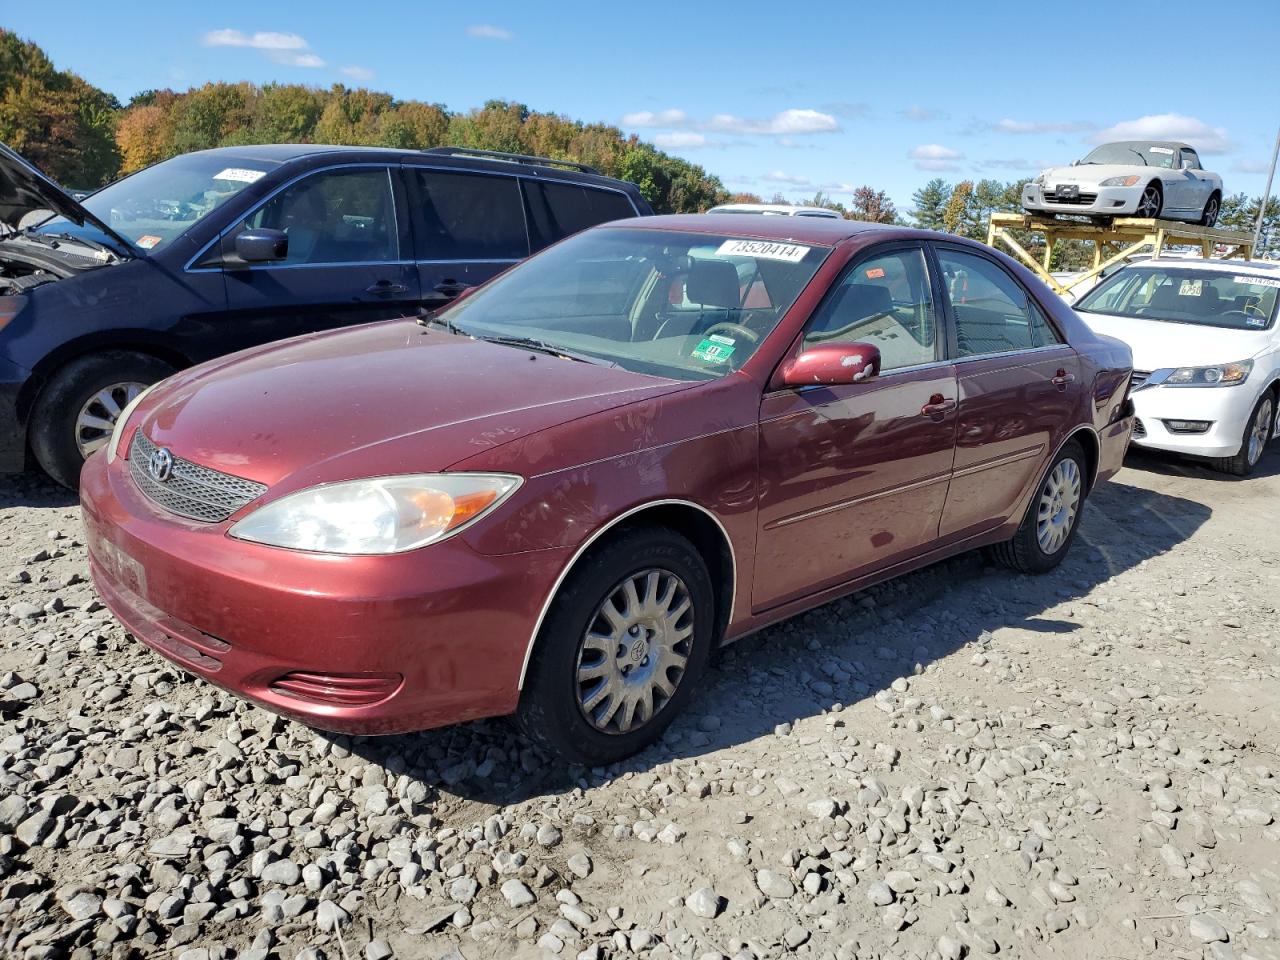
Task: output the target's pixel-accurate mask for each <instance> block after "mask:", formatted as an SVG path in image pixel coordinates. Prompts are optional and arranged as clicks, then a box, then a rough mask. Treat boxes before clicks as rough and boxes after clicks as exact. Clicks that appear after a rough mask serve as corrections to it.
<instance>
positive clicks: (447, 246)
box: [412, 168, 529, 260]
mask: <svg viewBox="0 0 1280 960" xmlns="http://www.w3.org/2000/svg"><path fill="white" fill-rule="evenodd" d="M412 176H413V178H414V180H415V183H416V187H417V194H418V197H419V204H420V205H419V209H418V230H417V232H418V237H417V244H418V259H419V260H522V259H523V258H525V257H527V256H528V255H529V237H528V235H527V234H526V233H525V225H524V210H523V209H522V206H521V202H520V186H519V184H518V183H517V182H516V179H515V177H505V176H496V175H488V174H476V173H458V172H455V171H451V170H426V169H421V168H416V169H413V170H412Z"/></svg>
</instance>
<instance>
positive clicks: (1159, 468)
mask: <svg viewBox="0 0 1280 960" xmlns="http://www.w3.org/2000/svg"><path fill="white" fill-rule="evenodd" d="M1124 465H1125V466H1126V467H1131V468H1132V469H1134V470H1141V471H1143V472H1144V473H1157V474H1160V475H1161V476H1165V477H1191V478H1193V479H1196V480H1208V481H1212V482H1217V483H1248V482H1249V481H1252V480H1260V479H1262V478H1264V477H1274V476H1278V475H1280V442H1273V443H1272V444H1271V445H1270V446H1269V447H1268V448H1267V449H1266V450H1265V451H1264V452H1263V454H1262V459H1261V460H1259V461H1258V465H1257V466H1256V467H1254V468H1253V473H1251V474H1249V476H1247V477H1237V476H1235V475H1234V474H1230V473H1225V472H1223V471H1221V470H1215V469H1214V468H1213V467H1211V466H1210V465H1209V462H1208V461H1207V460H1201V459H1197V458H1195V457H1187V456H1183V455H1181V454H1177V453H1164V452H1161V451H1156V450H1144V449H1142V448H1140V447H1130V448H1129V452H1128V454H1126V456H1125V459H1124Z"/></svg>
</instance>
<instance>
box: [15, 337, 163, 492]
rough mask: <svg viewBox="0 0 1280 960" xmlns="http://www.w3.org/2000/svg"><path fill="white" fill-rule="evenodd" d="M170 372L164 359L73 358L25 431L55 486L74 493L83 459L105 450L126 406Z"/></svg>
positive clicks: (115, 353)
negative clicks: (103, 448)
mask: <svg viewBox="0 0 1280 960" xmlns="http://www.w3.org/2000/svg"><path fill="white" fill-rule="evenodd" d="M171 373H173V367H171V366H169V364H167V363H165V362H164V361H163V360H158V359H156V358H155V357H149V356H147V355H146V354H141V353H129V352H125V351H122V350H112V351H108V352H105V353H98V354H94V355H93V356H88V357H81V358H80V359H78V360H73V361H72V362H71V363H69V364H67V365H66V366H65V367H63V368H62V369H61V370H59V371H58V372H57V373H55V374H54V375H53V377H52V378H51V379H50V380H49V382H48V383H47V384H46V385H45V388H44V390H42V391H41V393H40V397H39V399H37V401H36V406H35V410H34V411H33V412H32V415H31V427H30V432H29V436H30V439H31V450H32V452H33V453H34V454H35V457H36V461H37V462H38V463H39V464H40V466H41V467H43V468H44V471H45V473H47V474H49V476H51V477H52V478H53V479H54V480H57V481H58V483H60V484H62V485H63V486H64V487H70V488H71V489H73V490H74V489H76V488H77V487H78V486H79V483H80V468H81V466H82V465H83V464H84V461H85V459H86V458H87V457H88V456H89V455H90V454H91V453H93V452H94V451H95V450H98V449H99V448H101V447H104V446H106V444H107V441H108V440H110V439H111V431H112V430H113V429H114V427H115V425H116V419H117V418H118V417H119V416H120V412H121V411H122V410H123V409H124V407H125V405H126V404H128V403H129V401H130V400H132V399H133V398H134V397H136V396H137V395H138V394H139V393H141V392H142V391H143V390H145V389H146V388H147V387H149V386H151V384H153V383H157V382H158V381H160V380H163V379H164V378H165V377H167V376H169V374H171Z"/></svg>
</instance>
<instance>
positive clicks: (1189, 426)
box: [1164, 420, 1213, 433]
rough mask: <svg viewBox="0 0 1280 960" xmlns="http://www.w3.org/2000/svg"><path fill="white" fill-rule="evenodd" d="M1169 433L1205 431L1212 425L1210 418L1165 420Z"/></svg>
mask: <svg viewBox="0 0 1280 960" xmlns="http://www.w3.org/2000/svg"><path fill="white" fill-rule="evenodd" d="M1164 425H1165V428H1166V429H1167V430H1168V431H1169V432H1170V433H1205V432H1207V431H1208V429H1209V428H1210V427H1212V426H1213V421H1212V420H1165V421H1164Z"/></svg>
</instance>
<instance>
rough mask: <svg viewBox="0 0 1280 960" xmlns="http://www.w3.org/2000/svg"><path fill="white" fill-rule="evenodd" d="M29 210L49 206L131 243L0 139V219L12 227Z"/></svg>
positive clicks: (126, 246) (125, 245) (127, 246)
mask: <svg viewBox="0 0 1280 960" xmlns="http://www.w3.org/2000/svg"><path fill="white" fill-rule="evenodd" d="M33 210H52V211H53V212H54V213H56V214H58V215H59V216H62V217H66V218H67V219H68V220H70V221H72V222H73V223H76V224H79V225H81V226H83V225H84V224H85V223H92V224H93V225H94V226H96V227H97V228H98V229H100V230H102V231H103V232H104V233H106V234H107V235H108V236H109V237H111V238H112V239H113V240H115V241H116V242H117V243H119V244H120V245H121V247H122V249H123V250H124V251H129V250H132V249H133V247H132V245H131V244H130V243H129V242H128V241H127V240H125V239H124V238H123V237H122V236H120V234H118V233H116V232H115V231H114V230H112V229H111V227H110V225H109V224H106V223H104V222H103V221H101V220H99V219H98V218H97V217H96V216H94V215H93V214H92V213H90V212H89V210H88V209H87V208H86V207H85V206H84V205H83V204H82V203H80V201H79V200H76V199H75V198H74V197H72V196H71V194H69V193H67V192H66V191H65V190H63V189H62V188H61V187H60V186H58V185H57V184H56V183H54V182H53V181H52V180H51V179H49V178H48V177H46V176H45V175H44V174H43V173H41V172H40V171H39V170H37V169H36V168H35V167H34V166H32V165H31V164H30V163H28V162H27V161H26V160H25V159H24V158H23V157H22V155H21V154H19V153H17V152H15V151H13V150H11V149H9V148H8V147H6V146H5V145H4V144H2V143H0V223H2V224H4V225H5V226H6V227H8V228H9V230H10V231H13V230H16V229H17V227H18V221H20V220H21V219H22V218H23V216H25V215H26V214H28V213H30V212H31V211H33Z"/></svg>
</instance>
